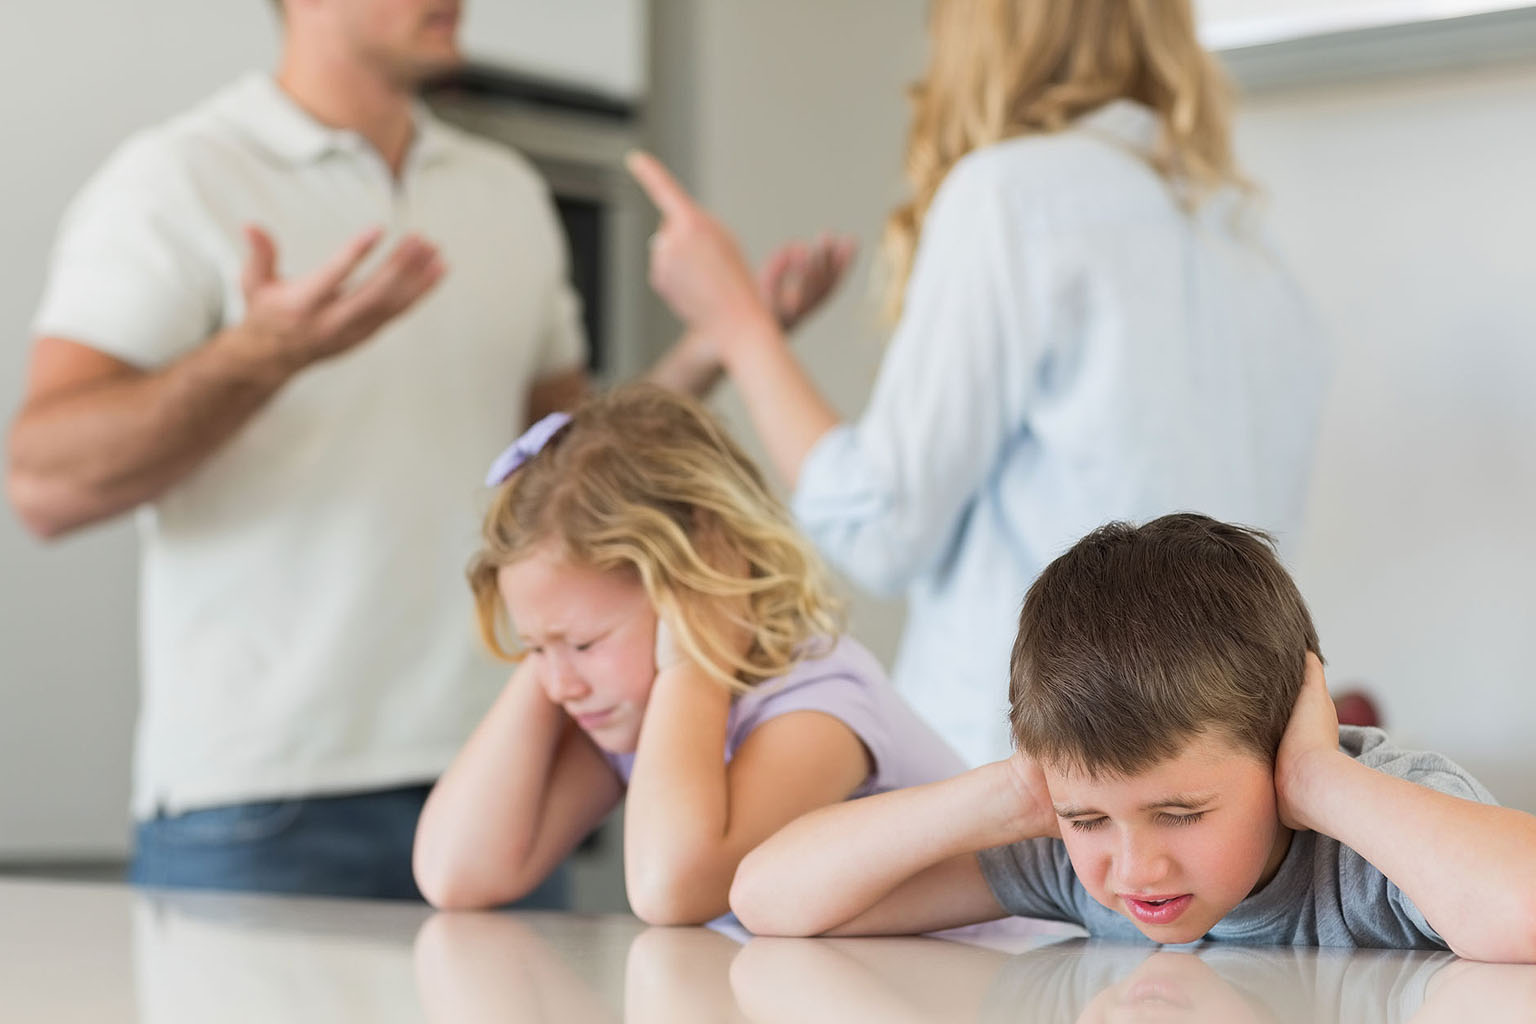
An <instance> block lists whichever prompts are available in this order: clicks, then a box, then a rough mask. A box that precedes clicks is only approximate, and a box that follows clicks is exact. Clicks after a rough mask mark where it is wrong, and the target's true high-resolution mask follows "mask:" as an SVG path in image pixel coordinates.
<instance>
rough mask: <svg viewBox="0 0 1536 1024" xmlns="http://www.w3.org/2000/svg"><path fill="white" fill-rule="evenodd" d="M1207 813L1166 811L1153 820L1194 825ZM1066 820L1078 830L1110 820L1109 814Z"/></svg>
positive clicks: (1168, 823) (1097, 825) (1158, 822)
mask: <svg viewBox="0 0 1536 1024" xmlns="http://www.w3.org/2000/svg"><path fill="white" fill-rule="evenodd" d="M1205 814H1206V812H1205V811H1196V812H1194V813H1192V814H1168V813H1166V812H1164V813H1161V814H1156V815H1153V817H1152V820H1153V821H1154V822H1156V823H1157V824H1159V825H1173V826H1175V827H1177V826H1181V825H1193V824H1195V823H1196V822H1197V821H1199V820H1200V819H1201V818H1203V817H1205ZM1064 820H1066V822H1067V824H1068V825H1070V826H1071V827H1072V829H1073V830H1075V831H1077V832H1092V831H1093V830H1094V829H1096V828H1099V827H1101V826H1102V825H1104V823H1105V822H1107V821H1109V818H1108V817H1107V816H1102V815H1101V816H1100V817H1097V818H1066V819H1064Z"/></svg>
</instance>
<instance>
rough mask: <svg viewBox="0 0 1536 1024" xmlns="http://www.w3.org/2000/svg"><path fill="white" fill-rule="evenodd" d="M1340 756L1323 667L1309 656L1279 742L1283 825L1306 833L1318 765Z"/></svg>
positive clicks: (1279, 801)
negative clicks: (1309, 798) (1308, 793)
mask: <svg viewBox="0 0 1536 1024" xmlns="http://www.w3.org/2000/svg"><path fill="white" fill-rule="evenodd" d="M1338 753H1339V715H1338V711H1337V709H1335V707H1334V704H1333V700H1332V698H1330V697H1329V696H1328V682H1327V680H1326V678H1325V677H1324V675H1323V663H1322V662H1321V661H1320V660H1319V659H1318V657H1317V655H1315V654H1313V653H1312V652H1311V651H1308V652H1307V661H1306V669H1305V675H1304V676H1303V677H1302V681H1301V692H1300V693H1298V694H1297V695H1296V706H1295V708H1294V709H1293V710H1292V711H1291V720H1290V723H1289V724H1288V725H1286V727H1285V734H1284V735H1283V736H1282V737H1281V738H1280V749H1279V751H1278V752H1277V753H1276V755H1275V796H1276V801H1277V808H1278V810H1279V812H1280V822H1281V824H1283V825H1285V826H1286V827H1287V828H1292V829H1307V828H1310V826H1309V825H1307V823H1306V818H1307V815H1306V813H1305V807H1304V804H1305V801H1306V789H1307V782H1308V779H1309V777H1310V776H1311V774H1312V773H1313V772H1315V770H1316V768H1317V766H1318V765H1321V764H1327V763H1328V761H1329V760H1330V759H1331V758H1332V757H1333V755H1336V754H1338Z"/></svg>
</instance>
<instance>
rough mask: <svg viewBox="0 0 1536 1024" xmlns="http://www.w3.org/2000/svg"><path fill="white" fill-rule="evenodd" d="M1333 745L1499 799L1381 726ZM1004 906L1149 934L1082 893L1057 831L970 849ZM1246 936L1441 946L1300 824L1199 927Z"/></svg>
mask: <svg viewBox="0 0 1536 1024" xmlns="http://www.w3.org/2000/svg"><path fill="white" fill-rule="evenodd" d="M1339 747H1340V749H1341V750H1343V751H1344V752H1345V753H1346V754H1348V755H1350V756H1351V757H1353V758H1354V759H1355V760H1357V761H1359V762H1360V763H1361V764H1364V765H1366V766H1367V767H1370V768H1374V769H1376V770H1377V771H1380V772H1385V773H1386V774H1388V775H1394V776H1396V777H1398V778H1401V779H1407V780H1408V781H1410V782H1415V783H1418V784H1419V785H1421V786H1427V787H1428V788H1430V789H1433V790H1436V791H1438V792H1441V793H1448V794H1450V795H1451V796H1456V797H1462V798H1463V799H1467V800H1475V801H1477V802H1478V803H1483V804H1493V803H1497V801H1496V800H1494V798H1493V795H1492V794H1490V793H1489V792H1488V790H1487V789H1485V788H1484V787H1483V786H1482V784H1481V783H1479V782H1478V781H1477V780H1476V779H1474V778H1472V776H1471V775H1469V774H1467V772H1466V771H1465V770H1463V769H1462V768H1461V767H1459V766H1458V765H1456V764H1455V763H1454V762H1452V761H1451V760H1449V759H1448V758H1445V757H1443V756H1441V755H1440V754H1434V753H1429V752H1423V751H1413V750H1403V749H1401V748H1400V747H1395V746H1393V745H1392V744H1391V743H1390V742H1389V741H1388V740H1387V736H1386V733H1384V732H1382V731H1381V730H1380V729H1363V728H1358V727H1356V726H1348V725H1346V726H1340V727H1339ZM977 857H978V859H979V860H980V861H981V870H982V874H983V875H985V877H986V879H987V884H988V885H989V886H991V888H992V892H993V894H994V895H995V896H996V897H997V899H998V902H1000V903H1001V904H1002V905H1003V907H1004V908H1005V909H1007V911H1008V912H1009V913H1010V914H1017V915H1019V916H1021V917H1038V918H1045V919H1047V920H1052V921H1072V922H1075V923H1077V924H1081V925H1082V926H1083V927H1084V928H1086V929H1088V933H1089V934H1090V935H1093V936H1095V937H1099V938H1105V939H1113V940H1116V941H1125V942H1142V943H1150V942H1151V940H1150V939H1148V938H1147V937H1146V936H1145V935H1143V934H1142V932H1141V931H1140V929H1138V928H1137V927H1136V926H1135V925H1134V924H1132V923H1131V921H1130V920H1129V919H1127V918H1126V917H1124V916H1123V915H1121V914H1119V913H1117V912H1115V911H1113V910H1111V909H1109V908H1108V907H1106V906H1104V905H1103V904H1101V903H1100V902H1099V901H1098V900H1096V899H1094V898H1093V897H1092V896H1090V895H1089V894H1088V891H1087V890H1086V889H1084V888H1083V886H1082V884H1081V883H1079V882H1078V880H1077V875H1076V873H1075V872H1074V871H1073V870H1072V862H1071V860H1070V859H1068V857H1067V850H1066V846H1065V845H1064V844H1063V843H1062V841H1061V840H1059V839H1027V840H1025V841H1023V842H1019V843H1013V844H1011V845H1009V846H1000V847H998V848H996V849H992V850H983V851H981V852H980V853H979V854H977ZM1205 938H1206V940H1209V941H1216V942H1243V943H1248V944H1250V945H1297V946H1348V947H1379V948H1392V949H1445V948H1446V944H1445V941H1444V940H1443V939H1441V938H1440V936H1439V934H1437V933H1436V932H1435V930H1434V928H1432V927H1430V924H1429V922H1428V921H1426V920H1425V919H1424V915H1423V914H1422V913H1420V912H1419V908H1418V907H1416V906H1414V905H1413V902H1412V901H1411V900H1409V899H1408V897H1407V896H1405V895H1404V894H1403V891H1402V890H1401V889H1399V888H1398V887H1397V886H1396V885H1393V884H1392V883H1391V882H1390V881H1388V880H1387V877H1386V876H1385V875H1383V874H1382V873H1381V872H1380V871H1378V870H1377V869H1376V868H1374V867H1373V866H1371V864H1370V863H1369V862H1368V861H1366V859H1365V858H1364V857H1362V856H1360V855H1359V854H1358V853H1356V852H1355V851H1354V850H1351V849H1350V848H1349V847H1347V846H1345V845H1344V844H1342V843H1340V842H1339V841H1338V840H1336V839H1333V838H1330V837H1329V836H1325V835H1321V834H1319V833H1316V832H1297V833H1296V834H1295V836H1294V837H1293V838H1292V839H1291V848H1290V850H1289V851H1288V852H1287V853H1286V855H1285V860H1284V861H1283V862H1281V864H1280V870H1279V871H1278V872H1277V873H1276V874H1275V877H1274V878H1272V879H1270V881H1269V883H1268V884H1267V885H1265V886H1264V888H1263V889H1261V890H1259V891H1258V892H1256V893H1254V894H1253V895H1251V896H1249V897H1248V898H1247V899H1245V900H1243V901H1242V902H1241V903H1239V904H1238V905H1237V906H1236V907H1234V908H1232V910H1231V912H1229V913H1228V914H1227V916H1226V917H1224V918H1222V919H1221V920H1220V921H1219V922H1217V923H1216V925H1215V927H1213V928H1212V929H1211V930H1210V932H1208V933H1207V934H1206V936H1205Z"/></svg>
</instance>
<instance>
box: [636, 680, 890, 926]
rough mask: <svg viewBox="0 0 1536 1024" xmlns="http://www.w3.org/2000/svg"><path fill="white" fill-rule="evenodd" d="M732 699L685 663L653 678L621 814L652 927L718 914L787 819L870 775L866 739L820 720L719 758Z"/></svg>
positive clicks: (639, 903) (790, 722) (781, 726)
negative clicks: (743, 868)
mask: <svg viewBox="0 0 1536 1024" xmlns="http://www.w3.org/2000/svg"><path fill="white" fill-rule="evenodd" d="M730 700H731V695H730V694H729V693H728V692H727V691H726V690H725V688H724V687H722V686H721V685H720V684H719V683H717V682H715V681H714V680H713V679H711V678H709V677H708V676H706V675H705V674H704V673H703V672H702V671H701V670H700V669H698V668H696V667H695V666H693V665H692V664H691V663H689V662H683V663H680V664H677V665H674V666H672V667H669V668H666V669H663V670H662V671H661V672H660V673H658V674H657V677H656V682H655V685H654V686H653V687H652V690H651V697H650V701H649V703H648V704H647V706H646V712H645V722H644V724H643V725H642V726H641V730H640V744H639V748H638V749H637V751H636V754H635V764H634V770H633V772H632V773H631V775H630V784H629V797H628V801H627V803H626V805H625V809H624V875H625V879H626V883H627V888H628V892H629V902H630V906H631V907H632V908H633V909H634V911H635V913H636V914H637V915H638V916H640V917H641V918H642V919H644V920H645V921H647V922H649V923H651V924H699V923H702V922H704V921H708V920H710V919H711V918H714V917H718V916H719V915H721V914H723V913H725V912H726V911H727V910H728V909H729V906H728V900H727V896H728V894H729V892H730V886H731V879H732V878H733V877H734V876H735V874H736V865H737V864H738V863H740V861H741V858H742V857H743V856H744V855H745V854H746V853H747V851H748V850H750V849H752V848H753V847H754V846H756V845H757V844H758V843H760V842H762V841H763V840H764V839H766V838H767V837H768V836H769V835H771V834H772V833H773V832H774V831H775V830H776V829H778V828H780V827H781V826H783V825H784V824H785V823H786V822H789V821H791V820H793V819H794V818H795V817H797V816H799V815H801V814H804V813H805V812H806V811H809V810H811V809H813V808H816V807H821V806H823V805H825V804H829V803H834V802H836V801H839V800H842V799H843V798H845V797H846V796H847V795H848V794H849V793H851V792H853V791H854V790H855V789H857V788H858V786H859V784H860V783H861V782H863V781H864V779H865V777H866V776H867V775H868V774H869V761H868V757H867V755H866V754H865V752H864V746H863V744H862V743H860V742H859V740H858V738H857V737H855V736H854V734H853V732H852V730H850V729H849V728H848V727H847V726H846V725H844V724H843V723H842V722H840V721H838V720H837V719H835V718H833V717H831V716H830V715H825V714H822V713H821V712H815V711H797V712H791V713H789V714H785V715H781V716H779V717H777V718H774V719H771V720H770V721H768V722H765V723H764V724H762V725H760V726H759V727H757V728H756V729H754V730H753V731H752V734H751V735H750V736H748V737H747V738H746V740H745V741H744V742H743V743H742V744H741V746H740V747H739V748H738V749H737V751H736V753H735V756H734V757H733V758H732V760H731V762H730V764H729V765H727V764H726V763H725V730H726V721H727V718H728V716H729V714H730Z"/></svg>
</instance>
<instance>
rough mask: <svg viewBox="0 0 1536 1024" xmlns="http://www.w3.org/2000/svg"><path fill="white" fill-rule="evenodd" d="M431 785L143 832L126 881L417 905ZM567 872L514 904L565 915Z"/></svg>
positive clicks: (232, 808)
mask: <svg viewBox="0 0 1536 1024" xmlns="http://www.w3.org/2000/svg"><path fill="white" fill-rule="evenodd" d="M431 788H432V787H431V786H404V787H401V788H399V789H386V790H378V791H375V792H369V793H356V794H350V795H346V796H322V797H304V798H300V799H292V800H262V801H258V802H255V803H248V804H230V805H228V806H224V807H212V808H208V809H206V810H196V811H187V812H186V813H184V814H177V815H173V816H166V815H156V816H155V817H154V818H151V819H149V820H148V821H141V822H139V824H138V825H137V826H136V828H135V836H134V840H135V841H134V852H133V862H132V864H130V865H129V868H128V880H129V881H130V882H132V883H134V884H135V885H146V886H154V887H157V888H173V889H235V890H244V891H253V892H278V893H299V894H305V895H313V896H353V897H360V898H365V899H401V900H419V899H421V892H420V890H418V889H417V888H416V881H415V879H413V878H412V877H411V843H412V840H413V839H414V838H415V835H416V819H417V818H418V817H419V816H420V815H421V807H422V804H424V803H425V802H426V799H427V793H428V792H429V791H430V790H431ZM569 888H570V884H569V878H568V877H567V872H566V869H565V868H564V867H563V866H562V867H561V868H559V869H558V870H556V872H555V873H554V874H553V875H551V876H550V877H549V878H547V879H545V880H544V882H543V883H542V884H541V885H540V886H539V887H538V888H537V889H535V890H534V891H533V892H531V893H529V894H528V895H527V896H526V897H524V898H523V899H522V900H521V901H519V902H518V903H517V904H516V906H517V907H519V908H522V909H538V910H544V909H564V908H566V907H568V906H569V905H570V893H569V891H568V890H569Z"/></svg>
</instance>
